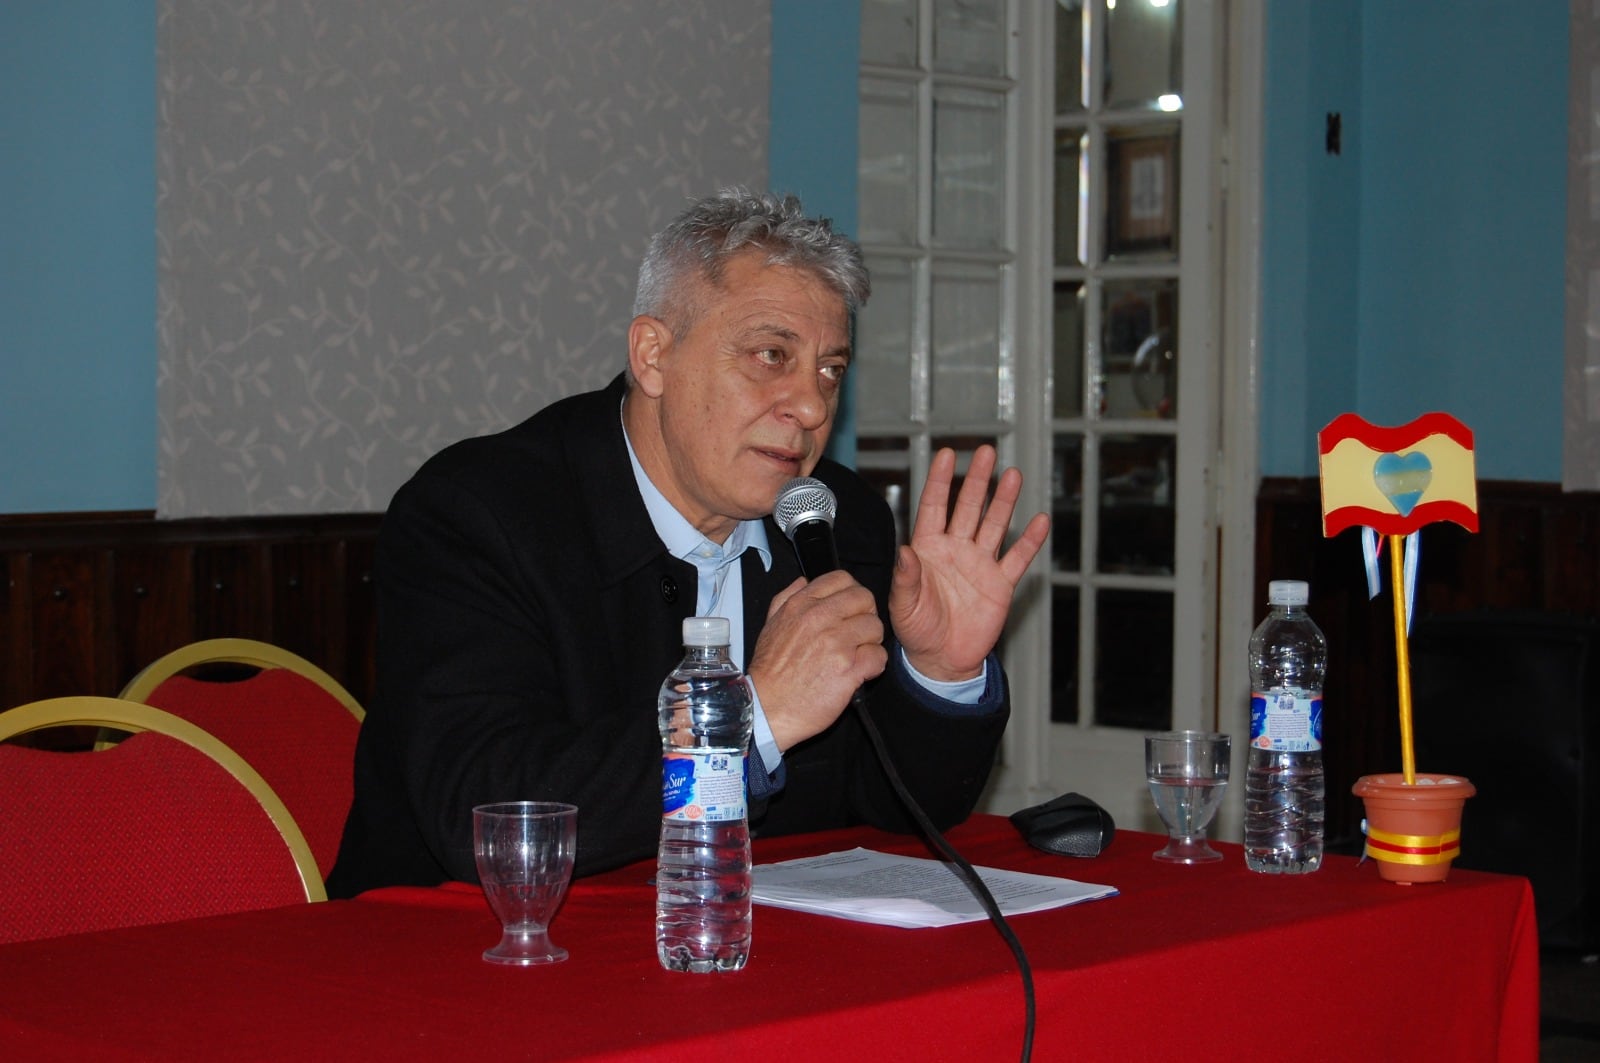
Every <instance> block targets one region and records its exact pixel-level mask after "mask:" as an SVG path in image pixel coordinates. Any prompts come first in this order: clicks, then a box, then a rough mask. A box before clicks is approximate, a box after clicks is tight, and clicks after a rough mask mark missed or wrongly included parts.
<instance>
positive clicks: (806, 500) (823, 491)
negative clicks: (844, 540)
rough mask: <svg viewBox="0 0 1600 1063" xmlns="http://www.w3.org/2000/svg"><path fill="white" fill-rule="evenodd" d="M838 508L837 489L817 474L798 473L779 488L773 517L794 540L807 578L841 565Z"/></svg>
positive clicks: (790, 539) (773, 508)
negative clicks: (835, 534)
mask: <svg viewBox="0 0 1600 1063" xmlns="http://www.w3.org/2000/svg"><path fill="white" fill-rule="evenodd" d="M838 512H839V500H838V499H836V498H834V497H833V491H832V490H830V489H829V487H828V485H827V484H825V483H823V482H822V481H821V480H818V479H815V478H813V477H810V476H796V477H795V478H794V479H792V480H790V481H789V482H788V483H786V484H784V485H783V489H782V490H780V491H779V492H778V499H777V501H776V502H774V503H773V505H772V519H773V520H775V521H777V522H778V528H779V530H781V531H782V532H783V534H784V535H786V536H788V538H789V541H790V542H791V543H793V544H794V552H795V555H796V556H797V557H799V559H800V571H801V572H803V573H805V577H806V579H816V578H817V577H818V576H820V575H822V574H823V573H825V572H832V571H833V570H834V569H836V568H838V567H839V551H838V550H837V549H836V548H835V547H834V545H833V518H834V516H835V515H836V514H837V513H838Z"/></svg>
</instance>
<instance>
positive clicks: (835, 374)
mask: <svg viewBox="0 0 1600 1063" xmlns="http://www.w3.org/2000/svg"><path fill="white" fill-rule="evenodd" d="M847 368H849V367H848V366H844V365H825V366H822V367H821V368H819V369H818V370H817V372H819V373H821V374H822V376H823V379H824V380H827V381H829V382H831V383H834V384H837V383H839V382H840V381H841V380H843V379H844V373H845V370H846V369H847Z"/></svg>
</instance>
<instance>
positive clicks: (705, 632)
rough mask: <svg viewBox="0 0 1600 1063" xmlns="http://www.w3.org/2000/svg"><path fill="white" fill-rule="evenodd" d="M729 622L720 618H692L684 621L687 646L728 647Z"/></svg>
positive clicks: (684, 635)
mask: <svg viewBox="0 0 1600 1063" xmlns="http://www.w3.org/2000/svg"><path fill="white" fill-rule="evenodd" d="M729 630H730V629H729V627H728V621H727V620H726V619H725V618H723V617H720V616H690V617H685V618H684V621H683V644H684V645H685V646H726V645H727V644H728V637H729Z"/></svg>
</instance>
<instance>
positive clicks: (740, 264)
mask: <svg viewBox="0 0 1600 1063" xmlns="http://www.w3.org/2000/svg"><path fill="white" fill-rule="evenodd" d="M696 304H697V307H698V313H697V314H696V315H695V316H694V318H693V321H692V323H691V324H690V325H689V326H688V328H687V331H685V332H683V333H681V334H674V333H672V332H671V331H670V330H669V329H668V328H667V326H666V325H665V323H663V322H659V321H656V320H655V319H653V318H637V319H635V321H634V325H633V328H632V329H631V330H630V333H629V340H630V348H631V352H630V353H631V357H632V359H633V363H632V364H633V369H634V375H635V379H636V381H637V384H638V387H639V389H640V390H641V391H642V392H643V394H644V395H645V396H648V397H649V398H651V399H654V400H656V401H655V402H654V403H653V407H654V411H655V417H656V423H657V424H658V425H659V447H657V448H653V447H652V446H651V444H652V442H655V441H652V440H649V439H646V440H637V439H636V440H634V444H635V447H636V448H638V449H640V450H641V453H640V460H641V461H642V462H643V463H644V467H645V470H646V472H647V473H649V475H650V478H651V480H652V481H653V482H654V483H655V484H656V486H657V487H658V488H659V489H660V490H661V492H662V494H664V495H666V497H667V499H668V501H670V502H671V503H672V504H673V505H674V506H675V507H677V509H678V511H679V512H680V513H682V514H683V515H684V516H685V517H686V518H687V519H688V520H689V522H690V523H692V524H693V525H694V526H695V527H696V528H698V529H699V530H700V531H701V532H702V533H704V534H705V535H706V536H707V537H708V538H711V539H713V540H715V541H718V542H721V541H722V540H723V539H725V538H726V537H727V535H728V533H729V532H731V531H732V530H733V527H734V525H735V524H737V523H738V522H739V521H742V520H750V519H753V518H757V517H762V516H765V515H766V514H768V513H770V512H772V503H773V500H774V498H776V497H777V494H778V490H779V489H780V488H781V487H782V486H783V485H784V484H785V483H787V482H788V481H789V480H790V479H791V478H793V477H796V476H805V475H807V474H809V473H810V472H811V470H812V469H813V468H815V467H816V464H817V460H818V459H819V458H820V457H821V456H822V450H823V447H824V446H825V445H826V444H827V442H828V434H829V432H830V431H831V429H832V427H833V416H834V413H835V412H836V411H837V410H838V404H839V388H840V386H841V385H842V383H843V381H844V374H845V369H846V367H847V366H848V365H849V362H850V331H849V317H848V314H847V313H846V310H845V306H844V302H843V300H841V299H840V298H839V297H838V296H837V295H835V294H834V293H833V291H832V290H831V289H830V288H828V286H827V285H826V284H824V283H823V282H822V281H821V280H819V279H817V278H816V277H815V276H813V275H812V274H811V273H809V272H806V271H804V270H798V269H791V268H788V267H784V266H767V265H764V264H763V261H762V254H761V253H760V252H756V251H751V252H748V253H746V254H742V255H739V256H736V257H734V258H733V259H731V260H729V261H728V262H727V263H726V269H725V270H724V272H723V275H722V280H721V283H720V284H718V285H712V284H709V283H705V282H701V286H700V289H699V291H698V292H697V293H696ZM641 443H643V446H642V447H641Z"/></svg>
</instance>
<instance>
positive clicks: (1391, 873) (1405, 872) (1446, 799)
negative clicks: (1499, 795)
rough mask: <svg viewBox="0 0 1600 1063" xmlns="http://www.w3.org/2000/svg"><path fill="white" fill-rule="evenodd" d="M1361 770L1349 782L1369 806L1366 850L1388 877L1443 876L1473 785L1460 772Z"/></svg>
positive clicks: (1474, 789)
mask: <svg viewBox="0 0 1600 1063" xmlns="http://www.w3.org/2000/svg"><path fill="white" fill-rule="evenodd" d="M1416 780H1417V781H1416V782H1415V783H1414V784H1412V785H1410V786H1407V785H1406V781H1405V776H1404V775H1402V774H1400V773H1399V772H1395V773H1393V774H1388V775H1363V776H1362V777H1361V778H1359V779H1357V780H1356V784H1355V786H1353V787H1351V789H1352V790H1353V791H1354V793H1355V795H1356V796H1357V797H1359V798H1361V800H1362V801H1363V803H1364V804H1365V805H1366V809H1367V824H1366V829H1367V855H1368V856H1370V857H1371V858H1372V859H1373V860H1375V861H1377V864H1378V875H1379V876H1380V877H1382V878H1385V879H1388V880H1389V881H1390V882H1399V883H1403V884H1405V885H1411V884H1412V883H1414V882H1443V881H1444V880H1445V876H1446V875H1448V874H1449V873H1450V861H1452V860H1454V859H1455V858H1456V856H1457V854H1459V853H1460V852H1461V809H1462V806H1464V805H1465V804H1466V803H1467V798H1469V797H1471V796H1472V795H1473V794H1475V793H1477V792H1478V790H1477V787H1475V786H1473V785H1472V783H1470V782H1468V781H1467V780H1466V779H1463V778H1461V777H1460V776H1459V775H1434V774H1430V773H1427V772H1417V773H1416Z"/></svg>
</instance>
